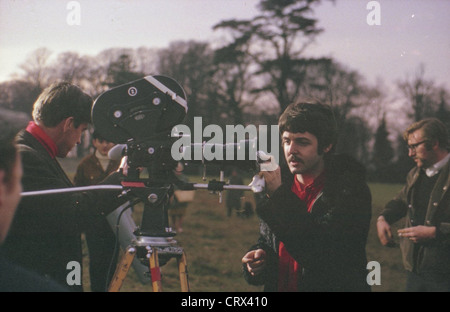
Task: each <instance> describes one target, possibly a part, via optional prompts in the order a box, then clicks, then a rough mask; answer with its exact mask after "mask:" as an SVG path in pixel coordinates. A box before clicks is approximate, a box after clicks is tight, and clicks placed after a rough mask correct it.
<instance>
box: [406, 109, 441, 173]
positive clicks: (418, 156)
mask: <svg viewBox="0 0 450 312" xmlns="http://www.w3.org/2000/svg"><path fill="white" fill-rule="evenodd" d="M403 138H404V139H405V141H406V142H407V144H408V155H409V156H410V157H411V158H412V159H414V161H415V162H416V164H417V166H418V167H420V168H428V167H430V166H432V165H433V164H435V163H436V162H438V161H439V160H441V159H442V157H443V155H445V154H447V152H448V148H449V142H448V130H447V128H446V126H445V125H444V124H443V123H442V122H441V121H440V120H439V119H436V118H426V119H423V120H420V121H418V122H415V123H413V124H412V125H410V126H409V127H408V128H407V129H406V130H405V132H404V133H403Z"/></svg>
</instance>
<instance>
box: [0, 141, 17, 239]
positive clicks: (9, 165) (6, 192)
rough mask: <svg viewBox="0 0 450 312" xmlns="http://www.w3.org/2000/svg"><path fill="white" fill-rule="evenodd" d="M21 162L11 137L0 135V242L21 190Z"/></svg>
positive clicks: (7, 229)
mask: <svg viewBox="0 0 450 312" xmlns="http://www.w3.org/2000/svg"><path fill="white" fill-rule="evenodd" d="M21 179H22V164H21V161H20V156H19V153H18V152H17V150H16V146H15V145H14V142H13V138H12V137H8V138H4V137H3V138H1V137H0V244H1V243H3V241H4V240H5V238H6V235H7V234H8V231H9V227H10V225H11V222H12V220H13V217H14V213H15V211H16V207H17V205H18V203H19V201H20V193H21V192H22V183H21Z"/></svg>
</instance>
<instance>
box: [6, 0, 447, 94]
mask: <svg viewBox="0 0 450 312" xmlns="http://www.w3.org/2000/svg"><path fill="white" fill-rule="evenodd" d="M258 2H259V1H258V0H78V1H69V0H40V1H36V0H0V82H2V81H5V80H9V79H11V74H12V73H20V69H19V65H20V64H21V63H24V61H25V60H26V58H27V57H28V56H29V55H30V53H31V52H32V51H34V50H36V49H38V48H41V47H46V48H48V49H49V50H50V51H52V52H53V54H54V55H55V56H56V55H57V54H58V53H61V52H66V51H72V52H78V53H79V54H80V55H96V54H98V53H99V52H101V51H103V50H105V49H108V48H113V47H123V48H138V47H149V48H152V47H155V48H158V47H161V48H163V47H167V46H168V45H169V43H170V42H173V41H176V40H202V41H210V42H218V41H220V39H221V35H220V33H217V32H214V31H213V29H212V26H213V25H215V24H217V23H219V22H220V21H223V20H227V19H232V18H235V19H248V18H252V17H254V16H255V15H257V14H258V12H259V11H258V10H257V8H256V4H257V3H258ZM372 3H375V4H378V5H379V6H378V7H373V6H370V4H372ZM73 5H75V6H73ZM368 5H369V7H368ZM369 15H370V16H371V17H372V19H370V20H371V21H372V22H368V16H369ZM314 16H315V17H317V18H318V19H319V26H320V27H322V28H323V29H324V32H323V33H322V34H320V35H319V36H318V37H317V39H316V41H315V42H314V44H313V45H311V46H310V47H309V48H308V49H307V51H306V55H307V56H311V57H321V56H328V57H333V58H334V59H335V60H337V61H338V62H340V63H341V64H343V65H345V66H346V67H348V68H350V69H352V70H356V71H358V72H360V73H361V74H362V75H363V77H364V78H366V79H367V80H368V81H369V82H375V81H376V79H381V80H383V81H384V82H385V83H386V84H388V85H390V84H393V83H395V81H398V80H400V79H405V78H407V77H411V76H412V75H414V74H415V73H416V71H417V69H418V67H419V65H420V64H423V65H424V66H425V76H426V78H428V79H431V80H434V81H435V83H436V84H437V85H443V86H446V87H447V88H448V89H450V81H449V79H448V76H449V74H450V34H449V30H450V0H378V1H368V0H336V1H335V2H334V3H332V2H330V1H324V2H323V3H321V4H320V5H319V6H316V7H315V10H314ZM373 21H376V22H379V23H377V24H375V25H369V24H373ZM161 74H163V73H161Z"/></svg>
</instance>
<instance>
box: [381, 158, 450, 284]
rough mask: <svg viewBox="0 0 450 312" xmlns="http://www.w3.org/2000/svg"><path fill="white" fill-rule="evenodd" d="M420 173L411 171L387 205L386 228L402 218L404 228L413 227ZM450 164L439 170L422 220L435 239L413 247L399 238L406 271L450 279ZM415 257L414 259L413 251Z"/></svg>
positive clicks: (385, 211)
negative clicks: (432, 228) (430, 227)
mask: <svg viewBox="0 0 450 312" xmlns="http://www.w3.org/2000/svg"><path fill="white" fill-rule="evenodd" d="M420 174H424V173H423V172H422V173H421V169H420V168H418V167H415V168H413V169H412V170H411V171H410V172H409V173H408V176H407V178H406V184H405V186H404V187H403V189H402V190H401V191H400V193H399V194H397V196H396V197H395V198H394V199H393V200H391V201H390V202H388V203H387V204H386V207H385V209H384V210H383V212H382V213H381V215H382V216H384V218H385V219H386V221H387V222H388V223H389V224H392V223H395V222H396V221H398V220H400V219H401V218H402V217H406V218H405V227H411V226H415V225H418V224H415V220H414V219H413V216H414V215H415V214H414V212H415V209H416V206H415V203H414V198H415V196H414V192H415V186H416V182H417V180H418V178H419V176H420ZM449 187H450V161H449V162H447V164H446V165H445V166H444V167H443V168H442V169H441V172H440V176H439V178H438V180H437V182H436V184H435V186H434V188H433V190H432V192H431V196H430V201H429V204H428V207H427V212H426V216H425V222H424V224H423V225H425V226H435V227H436V238H435V239H432V240H430V241H427V242H425V243H413V242H412V241H411V240H409V239H406V238H400V239H401V240H400V248H401V250H402V257H403V264H404V266H405V269H406V270H408V271H413V272H417V273H428V274H430V273H431V274H436V275H437V276H441V277H445V278H448V277H450V192H449V191H448V189H449ZM415 248H418V249H417V250H416V252H417V253H416V255H417V256H416V257H414V249H415Z"/></svg>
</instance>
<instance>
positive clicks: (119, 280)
mask: <svg viewBox="0 0 450 312" xmlns="http://www.w3.org/2000/svg"><path fill="white" fill-rule="evenodd" d="M135 255H136V248H135V247H128V248H127V250H126V252H125V254H124V255H123V257H122V260H121V262H120V264H119V266H118V267H117V269H116V272H115V273H114V277H113V279H112V281H111V283H110V284H109V290H108V291H109V292H117V291H119V290H120V287H122V284H123V281H124V279H125V277H126V276H127V274H128V270H129V269H130V267H131V264H132V263H133V260H134V256H135Z"/></svg>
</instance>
